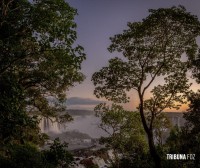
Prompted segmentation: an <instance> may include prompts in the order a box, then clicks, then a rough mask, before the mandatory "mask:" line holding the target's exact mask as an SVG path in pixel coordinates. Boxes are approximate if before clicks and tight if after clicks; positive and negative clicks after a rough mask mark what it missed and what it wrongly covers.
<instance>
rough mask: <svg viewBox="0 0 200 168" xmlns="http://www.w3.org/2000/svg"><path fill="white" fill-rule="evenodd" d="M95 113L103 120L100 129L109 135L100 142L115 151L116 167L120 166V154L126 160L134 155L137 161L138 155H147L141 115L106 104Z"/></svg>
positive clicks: (101, 105)
mask: <svg viewBox="0 0 200 168" xmlns="http://www.w3.org/2000/svg"><path fill="white" fill-rule="evenodd" d="M95 111H96V115H97V116H98V117H100V119H101V123H100V125H99V127H100V128H101V129H103V130H104V131H105V132H107V133H108V137H102V138H101V139H100V142H101V143H102V144H105V145H106V146H107V147H108V148H112V149H113V150H114V155H115V160H114V163H113V164H114V165H115V167H119V166H120V165H119V164H120V158H119V157H118V154H122V155H123V156H124V157H126V158H127V157H130V156H131V155H132V156H135V158H134V159H135V160H137V159H138V157H137V156H136V155H137V154H138V153H140V154H142V153H147V144H146V141H145V133H144V129H143V127H142V124H141V120H140V117H139V113H137V112H130V111H126V110H124V109H123V107H122V106H120V105H116V104H112V106H111V107H109V106H107V105H106V104H105V103H103V104H99V105H98V106H96V108H95Z"/></svg>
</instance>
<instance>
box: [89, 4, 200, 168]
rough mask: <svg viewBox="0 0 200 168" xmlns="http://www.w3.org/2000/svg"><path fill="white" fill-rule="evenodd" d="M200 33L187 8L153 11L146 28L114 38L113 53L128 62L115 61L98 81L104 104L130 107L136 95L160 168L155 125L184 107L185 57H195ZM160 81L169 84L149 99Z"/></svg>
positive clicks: (136, 26)
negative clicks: (168, 112) (131, 96)
mask: <svg viewBox="0 0 200 168" xmlns="http://www.w3.org/2000/svg"><path fill="white" fill-rule="evenodd" d="M199 28H200V23H199V21H198V19H197V17H196V16H193V15H191V14H190V13H188V12H187V11H186V10H185V8H184V7H182V6H180V7H172V8H168V9H163V8H160V9H158V10H150V15H149V16H148V17H147V18H145V19H143V21H142V22H134V23H128V29H127V30H124V32H123V33H122V34H118V35H115V36H114V37H112V38H110V39H111V42H112V44H111V45H110V47H109V48H108V50H109V51H110V52H115V51H116V52H121V53H122V54H123V56H124V58H123V59H121V58H117V57H116V58H113V59H110V60H109V65H108V67H103V68H102V69H101V70H100V71H99V72H95V73H94V74H93V77H92V81H93V82H94V85H95V86H96V88H95V91H94V94H95V95H96V96H97V97H98V98H99V97H105V98H106V99H108V100H111V101H114V102H117V103H125V102H128V101H129V98H128V97H127V92H128V91H130V90H132V89H133V90H136V92H137V93H138V98H139V106H138V110H139V113H140V117H141V121H142V125H143V128H144V130H145V132H146V135H147V138H148V145H149V151H150V154H151V156H152V158H153V160H154V163H155V166H156V167H158V168H160V167H162V163H161V156H160V154H159V152H158V150H157V149H156V146H155V143H154V140H153V138H154V132H153V130H154V124H155V120H156V118H157V117H158V116H159V115H160V114H161V113H162V112H163V111H164V110H165V109H166V108H179V106H180V104H182V103H184V98H185V95H187V93H188V89H189V87H190V84H189V83H188V79H187V77H186V72H187V70H188V69H187V68H188V65H189V64H188V62H184V61H182V59H181V57H182V54H184V53H185V54H186V55H188V56H190V57H193V56H194V55H195V53H196V51H197V47H198V46H197V43H196V37H197V36H198V35H199V33H200V31H199V30H200V29H199ZM156 79H164V82H165V83H164V84H163V85H161V84H159V85H157V86H154V88H153V89H152V90H151V93H152V96H151V97H150V98H149V99H146V94H147V90H148V89H149V88H150V86H151V85H152V84H153V82H154V81H155V80H156Z"/></svg>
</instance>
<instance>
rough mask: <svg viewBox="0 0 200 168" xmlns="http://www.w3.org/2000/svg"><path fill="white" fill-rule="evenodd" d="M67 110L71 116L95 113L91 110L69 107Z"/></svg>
mask: <svg viewBox="0 0 200 168" xmlns="http://www.w3.org/2000/svg"><path fill="white" fill-rule="evenodd" d="M67 112H68V113H69V114H70V115H72V116H85V115H95V112H94V111H91V110H79V109H69V110H67Z"/></svg>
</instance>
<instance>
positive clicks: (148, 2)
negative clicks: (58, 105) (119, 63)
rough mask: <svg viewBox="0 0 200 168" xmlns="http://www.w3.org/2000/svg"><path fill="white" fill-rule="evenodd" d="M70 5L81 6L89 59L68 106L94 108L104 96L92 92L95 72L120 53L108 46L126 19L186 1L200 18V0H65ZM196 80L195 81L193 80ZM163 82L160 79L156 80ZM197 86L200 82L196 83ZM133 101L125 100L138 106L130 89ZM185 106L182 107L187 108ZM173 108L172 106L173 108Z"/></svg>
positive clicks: (80, 30) (82, 39) (81, 32)
mask: <svg viewBox="0 0 200 168" xmlns="http://www.w3.org/2000/svg"><path fill="white" fill-rule="evenodd" d="M66 2H68V3H69V4H70V6H72V7H74V8H76V9H77V10H78V15H77V16H76V17H75V22H76V23H77V43H78V44H79V45H81V46H83V47H84V49H85V53H86V56H87V59H86V60H85V61H84V62H83V64H82V70H81V71H82V72H83V74H84V75H85V76H86V79H85V80H84V82H82V84H77V85H76V86H75V87H73V88H70V90H69V92H68V93H67V95H68V98H69V103H68V104H69V105H68V108H79V109H80V108H82V109H90V110H92V109H93V108H94V106H95V105H96V104H98V103H101V102H102V101H105V99H101V100H98V99H97V98H96V97H95V95H94V94H93V91H94V85H93V83H92V81H91V77H92V74H93V73H94V72H96V71H99V70H100V69H101V68H102V67H104V66H107V65H108V60H109V59H111V58H113V57H116V56H120V54H116V53H115V54H111V53H109V52H108V50H107V48H108V46H109V45H110V44H111V43H110V40H109V38H110V37H113V36H114V35H115V34H119V33H122V31H123V30H124V29H126V28H127V26H126V25H127V22H137V21H142V19H143V18H145V17H147V16H148V15H149V13H148V9H158V8H168V7H172V6H178V5H183V6H185V8H186V9H187V11H188V12H191V14H193V15H197V16H198V18H199V19H200V1H199V0H66ZM192 82H193V81H192ZM158 83H162V81H159V80H157V81H156V84H158ZM193 88H194V90H197V89H198V88H199V85H197V84H194V85H193ZM129 96H130V97H131V101H130V103H128V104H125V105H124V107H125V109H127V110H135V108H136V106H137V104H138V98H137V95H136V93H135V92H130V93H129ZM185 108H186V106H183V107H182V108H181V109H180V110H179V111H184V110H185ZM172 111H173V110H172Z"/></svg>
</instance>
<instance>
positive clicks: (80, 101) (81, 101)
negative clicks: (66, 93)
mask: <svg viewBox="0 0 200 168" xmlns="http://www.w3.org/2000/svg"><path fill="white" fill-rule="evenodd" d="M104 102H105V101H100V100H94V99H90V98H81V97H71V98H69V99H67V105H97V104H99V103H104Z"/></svg>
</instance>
